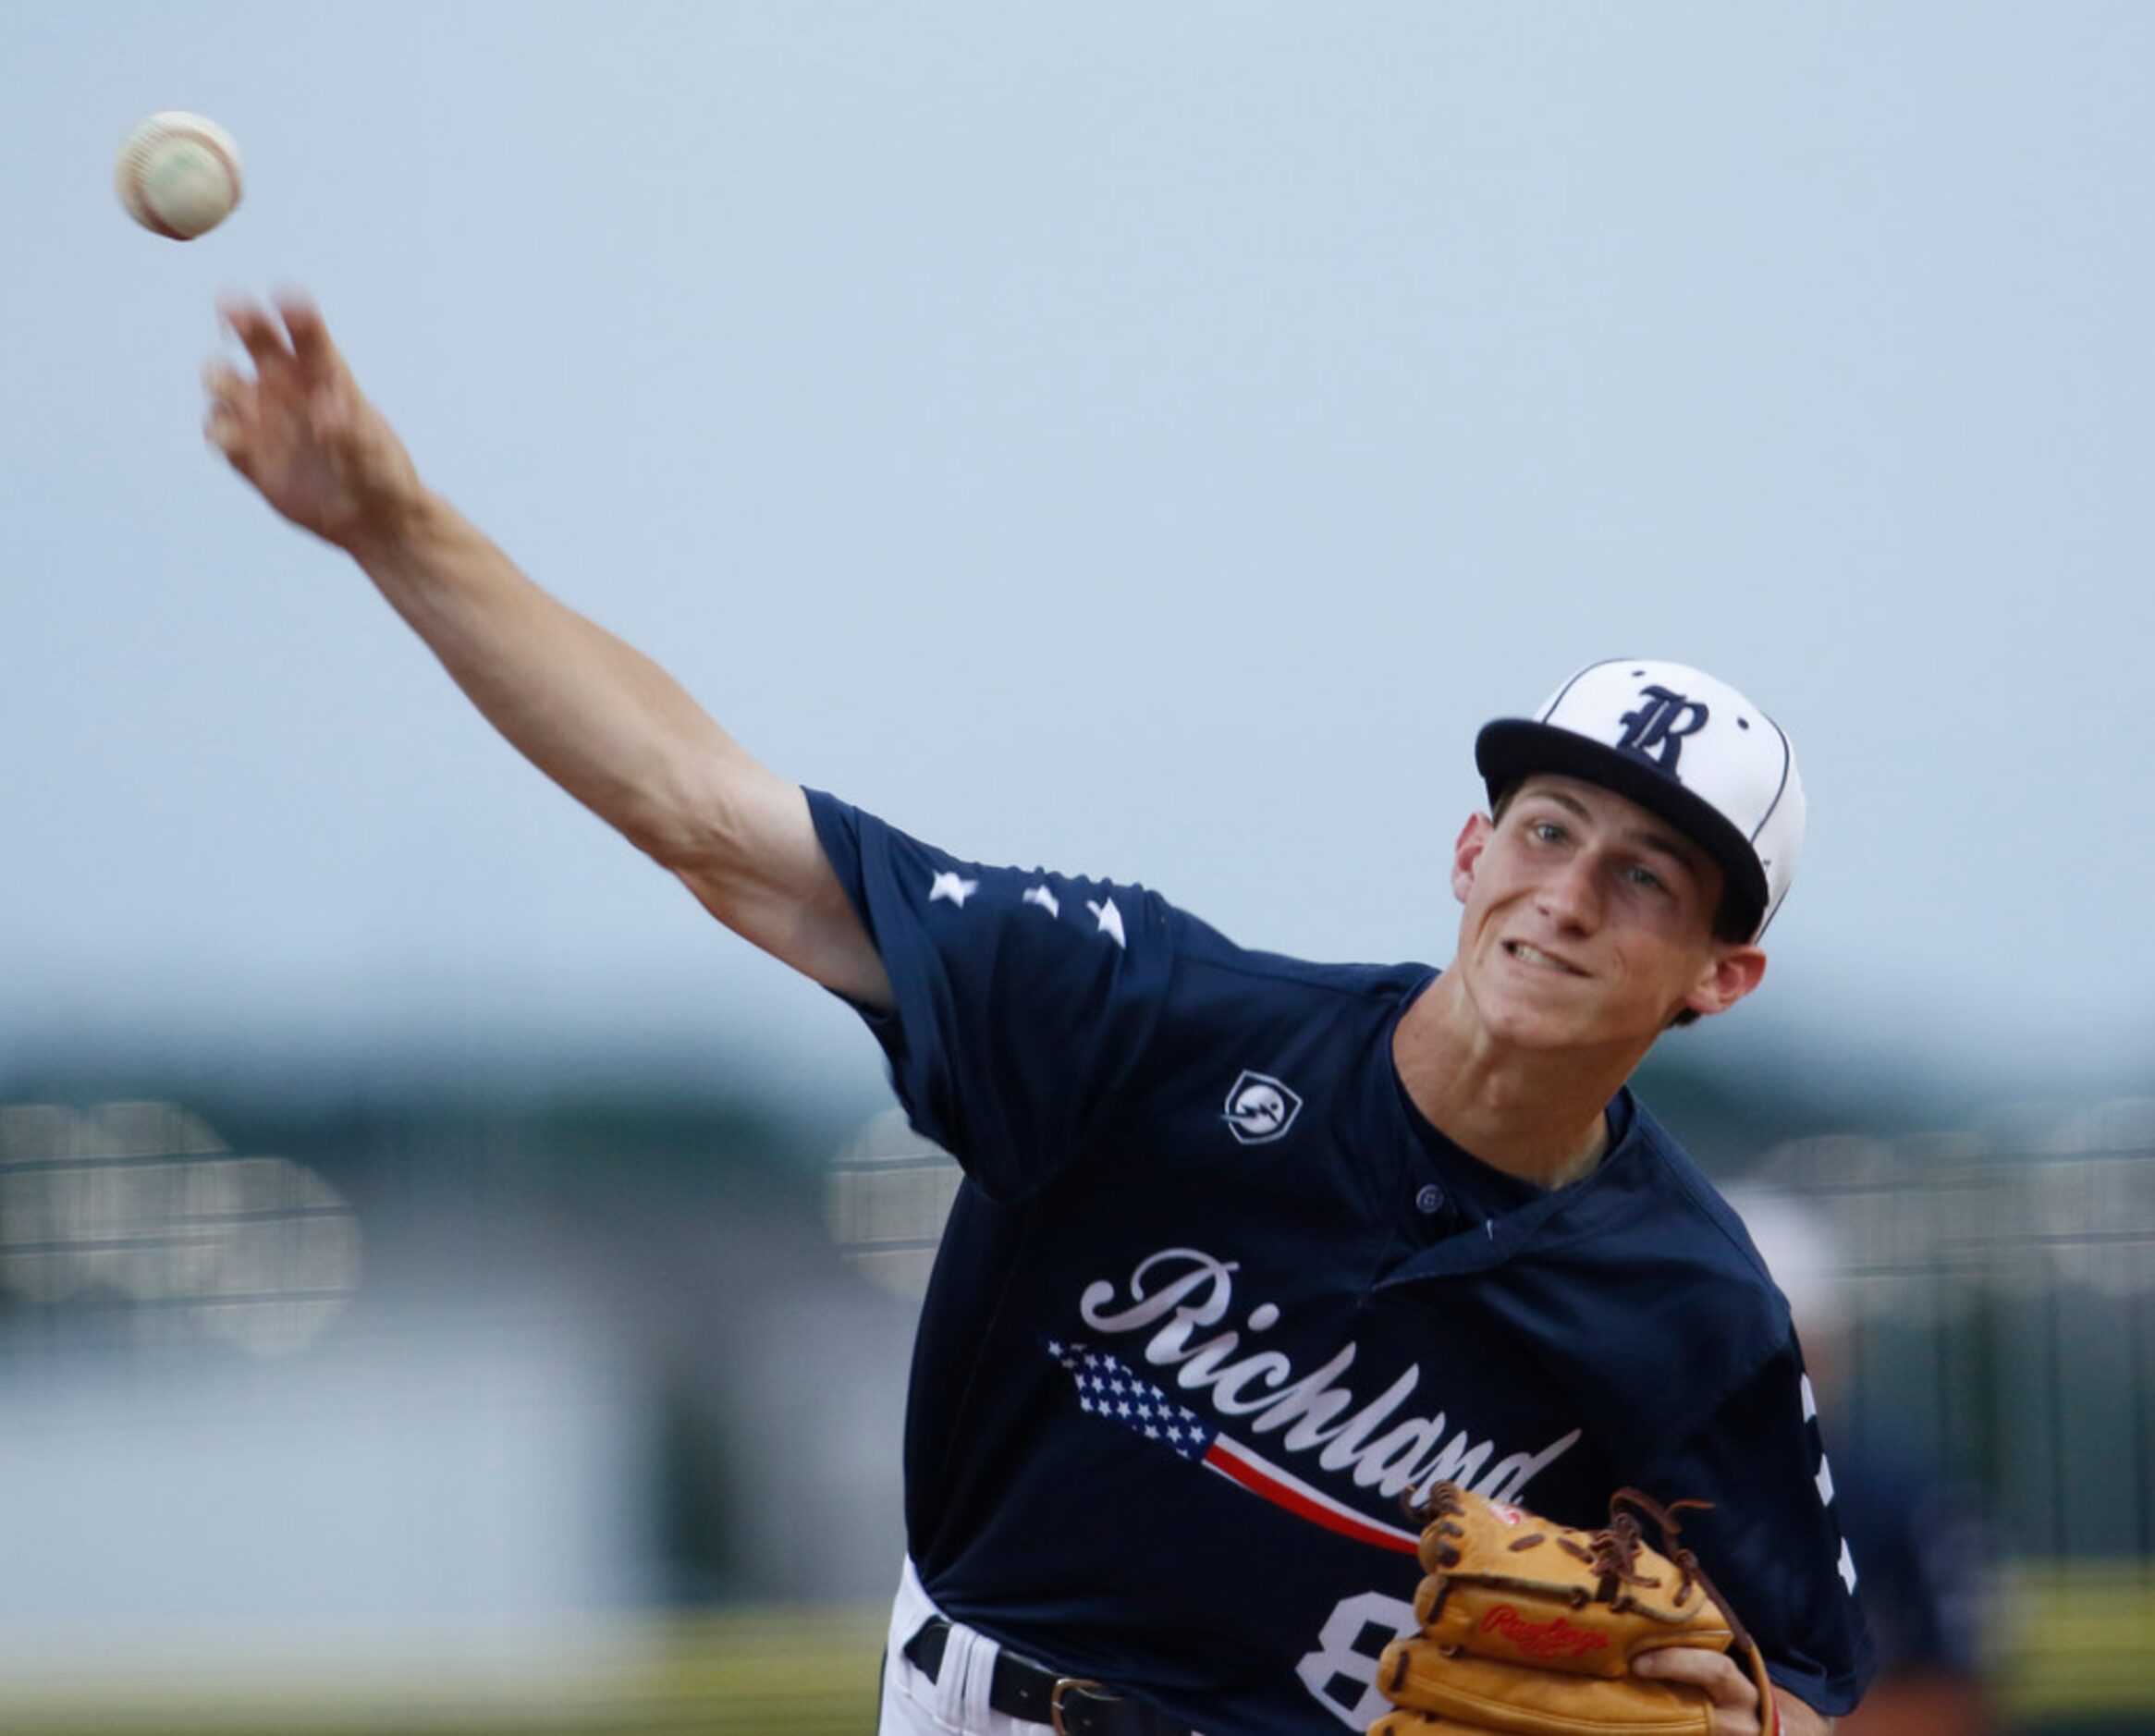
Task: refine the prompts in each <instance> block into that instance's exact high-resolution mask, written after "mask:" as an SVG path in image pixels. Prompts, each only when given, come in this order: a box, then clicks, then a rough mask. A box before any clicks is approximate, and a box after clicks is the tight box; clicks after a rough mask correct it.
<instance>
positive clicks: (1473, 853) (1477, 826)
mask: <svg viewBox="0 0 2155 1736" xmlns="http://www.w3.org/2000/svg"><path fill="white" fill-rule="evenodd" d="M1496 829H1497V823H1496V822H1495V821H1494V820H1492V819H1490V818H1489V816H1488V814H1486V813H1477V814H1474V815H1472V816H1471V817H1470V818H1469V819H1468V820H1467V823H1466V824H1465V825H1463V826H1461V827H1460V828H1459V840H1458V842H1456V843H1455V844H1453V845H1452V847H1451V895H1452V897H1454V898H1455V899H1458V900H1459V901H1460V902H1461V903H1462V904H1464V903H1465V902H1466V895H1467V894H1468V893H1469V892H1470V891H1472V890H1473V889H1474V871H1475V867H1476V866H1477V865H1478V864H1479V862H1481V859H1482V851H1484V850H1487V849H1488V847H1489V837H1490V834H1492V833H1493V832H1495V830H1496Z"/></svg>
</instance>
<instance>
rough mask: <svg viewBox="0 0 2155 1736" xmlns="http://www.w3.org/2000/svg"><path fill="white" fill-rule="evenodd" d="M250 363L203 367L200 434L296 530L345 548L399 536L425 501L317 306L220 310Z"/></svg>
mask: <svg viewBox="0 0 2155 1736" xmlns="http://www.w3.org/2000/svg"><path fill="white" fill-rule="evenodd" d="M218 312H219V313H220V314H221V315H222V316H223V318H224V323H225V326H226V329H227V331H229V332H230V333H231V334H232V336H234V337H236V338H238V339H239V342H240V344H241V345H243V346H244V347H245V348H246V350H247V354H248V358H249V360H250V361H252V363H253V366H254V377H253V378H252V379H249V378H247V377H245V376H244V375H243V374H242V373H239V370H238V369H236V368H234V367H232V366H231V365H230V363H229V362H227V361H226V360H224V359H223V358H221V357H220V358H217V359H214V360H213V361H210V362H209V364H208V365H207V366H206V367H204V368H203V370H202V386H203V389H204V390H205V391H207V392H208V394H209V399H210V402H209V410H208V413H207V415H206V416H205V417H204V419H203V422H202V432H203V433H204V434H206V435H207V436H208V438H209V441H210V444H211V445H212V446H215V447H216V448H217V449H218V450H219V451H220V452H222V453H223V454H224V455H225V456H226V458H228V459H230V460H231V464H232V468H233V469H234V470H236V471H239V474H240V475H242V476H244V477H245V478H246V479H247V480H248V481H249V482H251V483H253V484H254V486H255V488H256V489H257V490H259V491H260V493H261V495H262V497H263V499H264V500H266V501H268V502H269V504H270V505H271V506H272V507H275V508H276V510H277V511H279V512H281V513H282V514H284V516H285V517H286V518H288V519H289V520H291V521H292V522H293V523H294V524H296V525H299V526H300V528H302V529H303V530H308V531H312V532H314V533H315V535H317V536H320V537H324V538H326V539H327V540H328V541H329V542H332V543H336V544H339V545H341V546H344V547H346V548H349V547H352V546H353V545H354V544H358V543H361V542H363V541H365V540H366V539H367V538H369V537H370V536H375V535H382V534H393V533H394V532H395V529H396V526H397V525H398V522H399V520H401V519H402V518H403V517H404V516H405V515H407V514H408V513H410V511H411V510H412V509H413V508H414V507H417V506H418V505H419V504H420V502H421V501H422V499H423V497H424V491H423V490H422V488H421V486H420V483H419V477H418V475H417V473H416V472H415V471H414V470H413V469H412V464H411V458H410V454H408V453H407V452H406V451H405V449H404V443H403V442H402V441H400V440H399V439H398V437H397V434H396V431H395V430H394V429H392V428H391V427H390V426H389V424H388V422H386V420H385V419H384V418H383V416H382V414H381V412H380V411H379V410H375V409H374V407H373V405H372V404H370V403H368V402H367V400H366V398H365V397H363V396H362V395H361V392H360V389H359V387H358V386H357V385H355V384H354V383H353V381H352V377H351V371H350V369H349V368H348V367H346V366H345V361H344V358H343V356H341V355H340V354H338V352H337V346H336V345H335V344H333V343H332V342H330V339H329V328H328V326H326V325H325V324H323V320H322V315H321V313H320V312H318V311H317V310H316V309H315V308H314V306H313V305H312V303H311V302H308V301H306V300H301V299H300V298H297V297H288V298H284V299H280V300H279V301H278V303H277V306H276V308H275V311H274V312H272V311H271V310H269V309H267V308H263V307H261V306H259V305H257V304H256V303H254V302H251V301H244V300H227V301H226V302H223V303H221V304H220V305H219V308H218Z"/></svg>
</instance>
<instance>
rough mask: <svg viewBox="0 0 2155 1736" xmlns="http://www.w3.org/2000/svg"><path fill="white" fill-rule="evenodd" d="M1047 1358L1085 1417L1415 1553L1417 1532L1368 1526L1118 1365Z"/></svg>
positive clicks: (1331, 1523)
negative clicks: (1067, 1379)
mask: <svg viewBox="0 0 2155 1736" xmlns="http://www.w3.org/2000/svg"><path fill="white" fill-rule="evenodd" d="M1047 1353H1048V1355H1050V1356H1052V1357H1053V1358H1055V1360H1056V1361H1057V1362H1059V1363H1061V1364H1062V1365H1063V1367H1065V1368H1067V1369H1069V1370H1070V1372H1071V1377H1072V1378H1073V1379H1074V1380H1075V1381H1076V1382H1077V1395H1078V1408H1079V1409H1080V1410H1082V1411H1084V1412H1085V1414H1086V1415H1088V1416H1097V1417H1105V1418H1106V1419H1107V1420H1108V1422H1110V1423H1116V1424H1120V1425H1121V1426H1122V1427H1124V1428H1126V1429H1129V1430H1131V1431H1132V1432H1133V1433H1134V1434H1138V1435H1142V1436H1145V1439H1147V1440H1149V1441H1153V1442H1156V1443H1157V1445H1159V1446H1162V1447H1165V1448H1166V1449H1168V1450H1169V1452H1172V1453H1175V1454H1177V1455H1178V1456H1179V1457H1181V1458H1183V1459H1187V1460H1188V1461H1190V1462H1191V1463H1193V1464H1198V1465H1203V1466H1204V1467H1205V1468H1206V1470H1207V1471H1210V1472H1212V1473H1215V1474H1216V1475H1218V1476H1223V1477H1225V1478H1227V1480H1228V1481H1229V1482H1231V1483H1233V1484H1235V1485H1239V1486H1240V1487H1241V1488H1243V1490H1245V1491H1247V1492H1248V1493H1249V1494H1252V1495H1255V1496H1259V1497H1261V1498H1264V1499H1265V1500H1267V1501H1270V1502H1271V1503H1272V1505H1273V1506H1275V1507H1279V1508H1283V1509H1284V1510H1287V1511H1288V1512H1290V1513H1292V1514H1293V1515H1294V1516H1295V1517H1296V1518H1297V1519H1303V1520H1307V1521H1308V1522H1310V1523H1311V1524H1313V1525H1322V1526H1323V1527H1324V1528H1325V1529H1326V1530H1327V1531H1336V1532H1338V1533H1339V1534H1341V1536H1344V1537H1353V1538H1356V1539H1358V1540H1359V1541H1361V1542H1363V1543H1370V1544H1375V1545H1376V1546H1377V1547H1378V1548H1380V1549H1396V1550H1398V1551H1400V1552H1401V1553H1402V1554H1405V1555H1412V1554H1414V1549H1415V1547H1416V1545H1417V1544H1418V1543H1419V1541H1420V1539H1419V1538H1417V1537H1416V1536H1415V1535H1414V1533H1413V1532H1410V1531H1402V1530H1400V1529H1399V1528H1398V1527H1397V1526H1393V1525H1386V1524H1380V1523H1378V1522H1377V1521H1376V1520H1373V1519H1365V1518H1364V1517H1363V1516H1362V1515H1361V1514H1360V1513H1357V1512H1356V1511H1355V1510H1353V1508H1351V1507H1348V1506H1346V1505H1345V1504H1344V1503H1342V1502H1340V1501H1335V1500H1334V1499H1333V1498H1331V1497H1330V1496H1329V1495H1327V1494H1325V1493H1324V1491H1323V1490H1321V1489H1314V1488H1312V1487H1311V1486H1310V1485H1308V1484H1306V1483H1304V1482H1303V1481H1302V1480H1301V1479H1300V1478H1299V1477H1295V1476H1291V1475H1290V1474H1289V1473H1286V1472H1284V1471H1282V1470H1281V1469H1280V1467H1279V1466H1278V1465H1275V1464H1273V1463H1271V1462H1270V1461H1267V1460H1266V1459H1265V1458H1263V1457H1261V1456H1260V1455H1259V1454H1257V1453H1255V1452H1254V1451H1252V1450H1251V1449H1249V1448H1247V1447H1245V1446H1243V1444H1242V1443H1241V1442H1240V1441H1238V1440H1235V1439H1233V1438H1231V1436H1226V1435H1222V1434H1221V1433H1220V1432H1219V1429H1218V1424H1213V1423H1208V1422H1206V1420H1205V1419H1204V1418H1203V1417H1201V1416H1199V1415H1198V1414H1197V1412H1194V1411H1193V1410H1191V1409H1190V1408H1189V1407H1188V1406H1187V1405H1182V1404H1178V1403H1176V1402H1175V1400H1172V1399H1170V1398H1169V1397H1168V1395H1167V1394H1166V1393H1165V1392H1163V1391H1162V1390H1161V1389H1160V1388H1157V1387H1156V1386H1154V1385H1153V1384H1152V1383H1151V1382H1150V1381H1149V1380H1146V1379H1145V1378H1144V1377H1143V1376H1142V1375H1137V1374H1136V1373H1134V1372H1133V1370H1131V1369H1130V1368H1129V1367H1127V1366H1126V1365H1125V1364H1124V1363H1122V1362H1121V1360H1120V1358H1118V1357H1115V1356H1112V1355H1110V1354H1108V1352H1107V1351H1096V1350H1094V1349H1093V1348H1092V1347H1091V1346H1090V1345H1087V1344H1083V1343H1079V1342H1076V1341H1075V1340H1071V1339H1049V1340H1048V1343H1047Z"/></svg>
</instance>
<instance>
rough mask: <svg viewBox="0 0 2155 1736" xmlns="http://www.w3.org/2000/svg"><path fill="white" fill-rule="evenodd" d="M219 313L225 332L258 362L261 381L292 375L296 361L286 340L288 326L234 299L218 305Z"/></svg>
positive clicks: (254, 305)
mask: <svg viewBox="0 0 2155 1736" xmlns="http://www.w3.org/2000/svg"><path fill="white" fill-rule="evenodd" d="M217 312H218V314H219V316H220V317H221V318H222V319H223V320H224V322H225V329H226V330H227V331H228V332H230V333H231V334H232V336H234V337H236V338H238V339H239V343H240V344H241V346H242V347H243V348H245V349H246V351H247V354H248V358H249V360H251V361H252V362H253V363H254V373H255V377H256V378H257V379H259V380H263V381H265V382H266V381H270V380H274V379H276V378H279V377H281V376H285V375H288V374H289V373H291V372H292V369H293V367H294V365H295V358H294V357H293V354H292V350H291V348H290V346H289V345H288V343H287V342H286V341H285V331H284V327H283V326H282V325H280V324H278V323H277V321H276V320H275V318H274V317H272V315H271V314H270V312H268V310H267V309H265V308H263V307H262V306H261V305H260V304H259V303H256V302H253V301H247V300H240V299H239V298H237V297H233V298H228V299H227V300H223V301H220V302H218V304H217Z"/></svg>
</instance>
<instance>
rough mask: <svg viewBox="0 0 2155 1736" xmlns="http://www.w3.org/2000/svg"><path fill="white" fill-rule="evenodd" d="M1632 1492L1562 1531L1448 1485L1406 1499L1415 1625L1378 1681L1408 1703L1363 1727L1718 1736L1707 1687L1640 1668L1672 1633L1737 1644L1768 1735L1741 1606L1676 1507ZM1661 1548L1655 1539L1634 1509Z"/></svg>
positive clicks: (1451, 1733) (1770, 1715)
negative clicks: (1417, 1527)
mask: <svg viewBox="0 0 2155 1736" xmlns="http://www.w3.org/2000/svg"><path fill="white" fill-rule="evenodd" d="M1702 1505H1704V1503H1702V1502H1697V1501H1678V1502H1675V1503H1674V1504H1672V1505H1671V1506H1669V1507H1666V1508H1664V1507H1661V1506H1659V1505H1657V1504H1656V1503H1655V1502H1653V1501H1651V1500H1649V1499H1647V1498H1646V1497H1645V1496H1643V1495H1641V1494H1639V1493H1638V1492H1637V1491H1636V1490H1635V1489H1624V1490H1622V1491H1620V1492H1619V1493H1618V1494H1617V1495H1616V1496H1615V1497H1613V1498H1611V1499H1610V1503H1609V1524H1608V1525H1607V1526H1606V1527H1605V1528H1604V1529H1602V1530H1599V1531H1591V1532H1586V1531H1568V1530H1565V1529H1563V1528H1562V1527H1561V1526H1557V1525H1552V1524H1550V1523H1549V1522H1547V1521H1545V1520H1542V1519H1539V1518H1537V1517H1536V1516H1535V1515H1534V1514H1532V1513H1530V1512H1527V1511H1525V1510H1523V1509H1521V1508H1517V1507H1511V1506H1506V1505H1504V1504H1502V1503H1500V1502H1493V1501H1488V1500H1484V1499H1483V1498H1481V1497H1480V1496H1478V1495H1471V1494H1469V1493H1467V1491H1465V1490H1464V1489H1462V1488H1460V1487H1459V1486H1458V1485H1455V1484H1451V1483H1439V1484H1438V1485H1436V1486H1435V1487H1434V1488H1432V1489H1431V1490H1430V1491H1429V1494H1428V1497H1427V1498H1426V1500H1425V1501H1424V1502H1423V1503H1422V1504H1421V1505H1420V1506H1419V1507H1416V1508H1413V1509H1410V1510H1409V1512H1410V1516H1411V1517H1413V1518H1414V1520H1415V1521H1416V1522H1419V1523H1420V1524H1421V1525H1422V1528H1423V1529H1422V1541H1421V1548H1420V1557H1421V1562H1422V1566H1423V1569H1424V1570H1425V1577H1424V1578H1423V1580H1422V1583H1421V1585H1420V1587H1419V1589H1418V1590H1417V1591H1416V1592H1415V1594H1414V1616H1415V1619H1416V1620H1418V1621H1420V1622H1421V1624H1422V1631H1421V1632H1420V1633H1419V1634H1418V1635H1416V1636H1414V1637H1413V1638H1410V1639H1403V1640H1395V1641H1393V1642H1392V1644H1390V1645H1389V1646H1387V1647H1386V1648H1385V1652H1384V1657H1383V1658H1382V1659H1381V1660H1380V1661H1379V1663H1378V1665H1377V1686H1378V1688H1379V1689H1381V1690H1382V1692H1383V1693H1384V1696H1385V1698H1387V1699H1388V1700H1390V1701H1391V1703H1392V1704H1393V1705H1395V1706H1397V1707H1399V1708H1400V1709H1399V1710H1398V1711H1395V1712H1390V1713H1387V1714H1386V1715H1385V1716H1384V1717H1383V1718H1379V1719H1378V1720H1377V1722H1376V1723H1375V1724H1373V1725H1371V1726H1370V1730H1369V1736H1427V1733H1429V1732H1438V1736H1474V1732H1502V1733H1503V1736H1710V1732H1711V1731H1712V1729H1713V1702H1712V1700H1711V1698H1710V1697H1709V1696H1708V1693H1707V1692H1706V1690H1705V1689H1703V1688H1700V1687H1696V1686H1694V1685H1692V1684H1691V1683H1689V1682H1683V1681H1648V1680H1647V1679H1646V1678H1644V1677H1641V1676H1636V1675H1634V1674H1633V1673H1632V1665H1633V1663H1634V1662H1635V1660H1636V1659H1637V1658H1639V1657H1642V1656H1644V1655H1645V1654H1646V1653H1647V1652H1652V1651H1657V1650H1659V1649H1661V1648H1663V1647H1666V1646H1675V1645H1682V1646H1699V1647H1704V1648H1708V1649H1710V1650H1713V1651H1716V1652H1725V1651H1730V1650H1732V1649H1735V1650H1737V1651H1738V1652H1739V1654H1740V1656H1741V1657H1742V1658H1743V1661H1744V1662H1745V1664H1746V1665H1747V1666H1748V1667H1749V1669H1750V1672H1751V1676H1752V1680H1753V1681H1754V1683H1755V1684H1756V1686H1757V1690H1758V1697H1759V1706H1758V1716H1759V1719H1760V1722H1761V1727H1762V1729H1763V1730H1765V1731H1766V1732H1767V1733H1768V1736H1771V1733H1772V1731H1773V1730H1774V1725H1775V1714H1774V1709H1773V1705H1774V1703H1773V1690H1772V1686H1771V1684H1770V1683H1769V1681H1767V1678H1766V1669H1765V1664H1764V1661H1763V1660H1762V1659H1761V1658H1760V1657H1759V1656H1758V1648H1757V1646H1756V1645H1754V1644H1752V1643H1751V1639H1750V1636H1749V1635H1748V1634H1746V1633H1745V1632H1744V1629H1743V1625H1742V1623H1740V1622H1739V1621H1737V1620H1736V1618H1735V1615H1734V1612H1733V1611H1732V1610H1731V1609H1730V1608H1728V1606H1727V1605H1726V1604H1725V1603H1723V1602H1722V1600H1721V1598H1720V1595H1719V1594H1718V1593H1716V1592H1715V1590H1714V1589H1713V1586H1712V1585H1711V1584H1710V1583H1708V1580H1707V1578H1706V1575H1705V1573H1704V1572H1703V1571H1701V1570H1700V1568H1699V1565H1698V1560H1697V1558H1696V1556H1694V1555H1693V1554H1692V1553H1691V1551H1690V1550H1688V1549H1685V1548H1684V1547H1682V1546H1681V1544H1680V1542H1679V1540H1678V1536H1677V1523H1676V1514H1677V1513H1678V1512H1679V1511H1680V1510H1683V1509H1684V1508H1686V1507H1698V1506H1702ZM1642 1514H1643V1515H1645V1516H1646V1517H1647V1518H1648V1519H1650V1520H1652V1521H1653V1522H1654V1523H1655V1525H1656V1526H1657V1527H1658V1528H1659V1532H1660V1535H1661V1540H1662V1543H1663V1545H1664V1546H1665V1547H1666V1549H1667V1551H1668V1553H1666V1554H1664V1553H1662V1552H1661V1551H1660V1550H1658V1549H1655V1548H1653V1547H1650V1546H1649V1545H1648V1544H1647V1541H1646V1537H1645V1534H1644V1532H1643V1531H1642V1529H1641V1527H1640V1523H1639V1518H1640V1515H1642Z"/></svg>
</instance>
